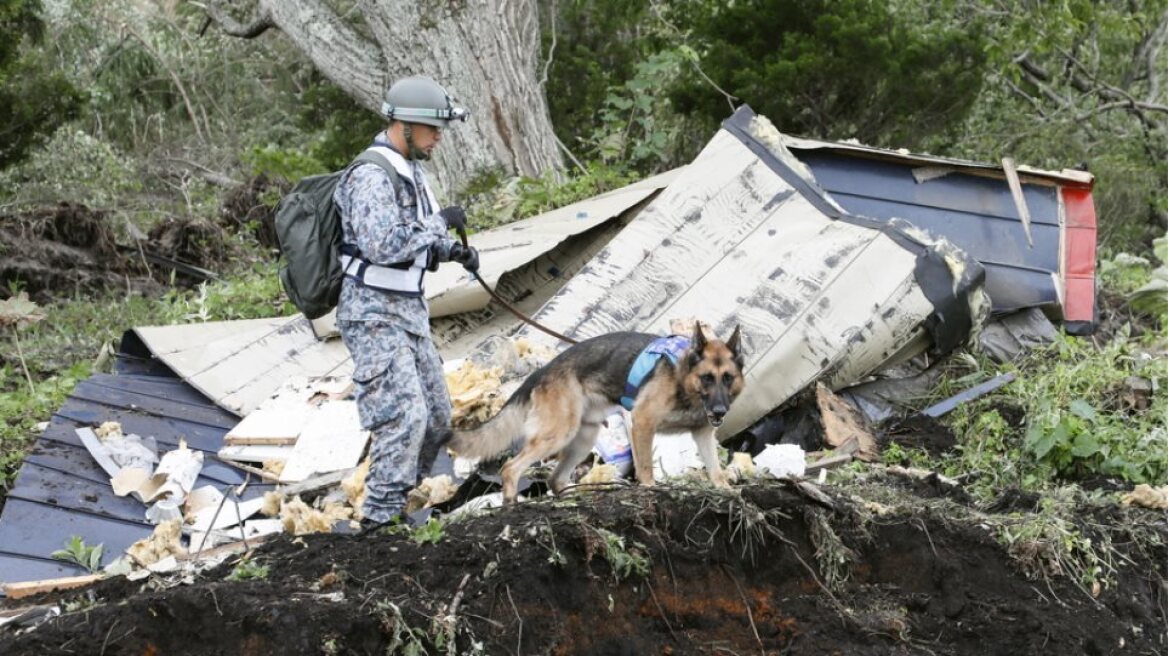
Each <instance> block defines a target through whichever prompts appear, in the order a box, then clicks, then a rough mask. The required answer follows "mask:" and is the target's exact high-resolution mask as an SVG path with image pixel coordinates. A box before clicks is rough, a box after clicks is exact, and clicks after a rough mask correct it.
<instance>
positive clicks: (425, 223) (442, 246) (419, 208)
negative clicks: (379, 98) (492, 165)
mask: <svg viewBox="0 0 1168 656" xmlns="http://www.w3.org/2000/svg"><path fill="white" fill-rule="evenodd" d="M374 145H379V146H387V147H390V148H392V146H390V145H389V143H388V142H387V141H385V135H384V134H382V135H378V137H377V139H375V140H374ZM406 166H407V167H409V170H407V171H402V170H400V169H399V170H398V173H399V175H400V177H401V182H400V184H399V185H398V188H399V190H400V195H399V194H398V193H397V192H395V190H394V186H393V182H392V181H391V180H390V177H389V175H388V174H387V173H386V172H385V171H383V170H381V169H380V168H379V167H377V166H376V165H373V164H359V165H357V166H354V167H353V168H351V169H349V171H347V172H346V173H345V175H344V176H342V178H341V181H340V183H338V184H337V189H336V192H335V193H334V194H333V200H334V201H335V202H336V204H337V209H338V210H340V214H341V230H342V233H343V240H344V243H346V244H354V245H356V246H357V248H358V249H360V251H361V254H362V256H363V257H364V258H365V259H367V260H369V261H370V262H373V263H375V264H383V265H387V264H395V263H398V262H405V261H408V260H412V259H414V258H415V257H416V256H418V255H419V254H420V253H424V252H426V251H427V250H428V249H429V248H430V247H431V246H432V245H434V244H437V245H438V250H439V255H440V257H441V259H442V260H445V259H446V258H447V257H448V256H449V253H450V247H451V246H452V245H453V244H454V239H452V238H451V237H450V236H449V235H448V234H447V232H446V225H445V223H444V222H443V220H442V219H441V218H440V217H439V216H438V215H437V211H438V209H439V208H438V207H435V206H434V205H435V202H434V195H433V193H432V192H431V191H430V189H429V187H428V185H427V184H426V174H425V172H423V171H422V167H421V165H420V164H419V163H418V162H416V161H407V163H406ZM418 190H422V193H418ZM337 319H339V320H343V321H378V322H387V323H392V324H395V325H398V326H400V327H402V328H403V329H404V330H407V331H409V332H411V333H413V334H415V335H420V336H423V337H428V336H429V335H430V311H429V308H428V307H427V305H426V300H425V299H424V298H417V297H410V296H403V295H400V294H394V293H393V292H386V291H382V290H377V289H370V288H367V287H363V286H362V285H361V284H360V283H358V282H357V281H355V280H352V279H350V278H346V279H345V281H344V283H343V284H342V285H341V298H340V301H339V303H338V306H337Z"/></svg>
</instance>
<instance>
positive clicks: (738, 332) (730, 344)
mask: <svg viewBox="0 0 1168 656" xmlns="http://www.w3.org/2000/svg"><path fill="white" fill-rule="evenodd" d="M726 348H728V349H730V352H731V353H733V354H734V364H737V365H738V368H739V369H743V368H745V366H746V359H745V358H743V357H742V327H741V326H734V332H733V333H731V335H730V339H728V340H726Z"/></svg>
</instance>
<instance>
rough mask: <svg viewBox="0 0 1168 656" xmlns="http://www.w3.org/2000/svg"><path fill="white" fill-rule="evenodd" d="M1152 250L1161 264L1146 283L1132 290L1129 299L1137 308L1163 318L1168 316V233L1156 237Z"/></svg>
mask: <svg viewBox="0 0 1168 656" xmlns="http://www.w3.org/2000/svg"><path fill="white" fill-rule="evenodd" d="M1152 250H1153V251H1154V252H1155V253H1156V259H1158V260H1160V266H1158V267H1156V269H1155V270H1153V271H1152V273H1151V276H1150V279H1149V280H1148V281H1147V282H1146V283H1144V284H1143V285H1142V286H1140V288H1139V289H1136V290H1135V291H1133V292H1131V295H1130V296H1129V299H1130V301H1131V305H1132V307H1134V308H1136V309H1137V310H1142V311H1144V312H1147V313H1149V314H1153V315H1156V316H1159V317H1161V318H1162V319H1163V318H1168V235H1166V236H1163V237H1158V238H1156V239H1155V240H1154V241H1153V242H1152Z"/></svg>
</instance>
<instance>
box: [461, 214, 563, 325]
mask: <svg viewBox="0 0 1168 656" xmlns="http://www.w3.org/2000/svg"><path fill="white" fill-rule="evenodd" d="M456 230H457V232H458V238H459V239H461V240H462V245H463V246H465V247H467V248H470V244H468V243H467V240H466V230H464V229H463V228H456ZM471 275H472V276H474V279H475V280H477V281H479V284H480V285H482V286H483V289H485V290H487V293H488V294H490V295H491V298H493V299H495V300H496V301H498V303H499V305H502V306H503V307H505V308H507V310H508V311H509V312H510V313H511V314H514V315H515V316H516V317H519V320H520V321H522V322H524V323H526V324H527V325H529V326H531V327H533V328H536V329H538V330H542V331H543V332H545V333H547V334H548V335H551V336H552V337H555V338H556V339H558V340H560V341H563V342H567V343H568V344H578V343H579V342H577V341H576V340H574V339H572V338H571V337H565V336H564V335H561V334H559V333H557V332H556V331H554V330H552V329H551V328H548V327H547V326H544V325H543V324H541V323H539V322H538V321H536V320H535V319H532V318H531V317H529V316H527V315H525V314H523V313H522V312H520V311H519V310H516V309H515V307H514V306H513V305H511V304H510V303H508V302H507V301H506V300H505V299H504V298H503V297H502V296H499V294H497V293H496V292H495V290H493V289H491V286H490V285H488V284H487V281H486V280H483V277H482V276H480V275H479V272H478V271H471Z"/></svg>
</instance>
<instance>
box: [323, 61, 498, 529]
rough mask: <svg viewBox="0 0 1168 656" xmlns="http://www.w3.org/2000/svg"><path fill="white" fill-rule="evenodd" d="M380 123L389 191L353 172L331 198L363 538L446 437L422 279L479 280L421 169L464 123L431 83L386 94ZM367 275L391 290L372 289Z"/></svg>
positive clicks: (445, 410) (361, 170)
mask: <svg viewBox="0 0 1168 656" xmlns="http://www.w3.org/2000/svg"><path fill="white" fill-rule="evenodd" d="M382 113H383V114H384V115H385V116H386V118H388V119H389V120H390V123H389V127H388V128H387V129H386V130H385V131H384V132H382V133H381V134H379V135H377V137H376V139H375V140H374V143H373V146H371V150H373V151H376V152H379V153H380V154H382V155H383V156H384V157H385V158H386V159H387V160H389V163H390V164H392V165H393V169H394V170H395V171H396V172H397V174H398V175H397V178H398V179H396V180H395V179H394V177H393V176H392V175H391V174H389V173H388V172H387V171H386V170H384V169H383V168H382V167H380V166H378V165H375V164H370V163H357V164H355V165H353V166H352V167H351V168H350V169H349V170H348V171H347V172H346V173H345V175H343V176H342V178H341V180H340V182H339V183H338V184H337V188H336V192H335V194H334V196H333V199H334V201H335V202H336V205H337V208H338V210H339V211H340V215H341V226H342V232H343V240H344V241H343V243H344V244H345V247H344V248H343V249H342V252H343V253H344V252H346V250H345V249H349V250H348V252H349V253H350V254H352V255H353V256H354V257H356V260H355V261H354V260H344V259H343V260H342V263H343V264H345V271H346V276H345V280H344V282H343V283H342V287H341V296H340V300H339V303H338V307H337V326H338V328H339V329H340V332H341V336H342V338H343V339H344V341H345V346H347V347H348V349H349V352H350V354H351V355H352V357H353V365H354V371H353V380H354V381H355V382H356V383H357V408H358V412H359V415H360V417H361V425H362V426H363V427H365V428H366V429H368V430H371V431H372V432H373V441H372V445H371V447H370V456H371V466H370V468H369V476H368V478H367V479H366V481H365V488H366V493H367V495H366V500H365V505H364V506H363V508H362V514H363V516H364V519H363V520H362V524H363V526H364V528H366V529H368V528H371V527H375V526H380V525H382V524H385V523H387V522H391V521H394V520H396V519H398V518H400V517H401V514H402V510H403V508H404V507H405V502H406V493H407V492H408V491H409V490H410V489H411V488H413V487H414V486H415V485H416V484H417V483H418V481H419V480H420V479H421V478H422V477H423V476H425V475H427V474H428V473H429V469H430V466H431V465H432V464H433V461H434V458H435V457H436V456H437V453H438V450H439V448H441V446H442V445H443V444H445V442H446V440H448V439H449V436H450V396H449V393H448V392H447V390H446V383H445V379H444V377H443V372H442V359H441V358H440V357H439V355H438V351H437V349H435V347H434V343H433V341H432V340H431V336H430V321H429V320H430V313H429V308H428V307H427V305H426V300H425V297H424V296H423V295H422V285H421V281H422V278H423V277H424V275H425V273H426V271H427V270H429V271H433V270H435V269H437V266H438V263H440V262H458V263H461V264H462V265H463V266H464V267H466V269H467V270H469V271H472V272H473V271H475V270H477V268H478V253H477V252H476V251H475V250H474V249H473V248H470V247H464V246H463V245H462V244H461V243H460V242H458V241H456V240H454V239H452V238H451V237H450V235H449V234H448V232H447V230H448V228H459V227H465V225H466V214H465V213H464V212H463V210H462V209H461V208H460V207H457V206H452V207H447V208H445V209H442V210H439V209H438V207H437V201H436V199H435V197H434V194H433V192H432V191H431V190H430V188H429V186H428V185H427V184H426V176H425V173H424V172H423V171H422V167H421V163H420V162H421V161H422V160H426V159H429V157H430V153H431V152H432V151H433V149H434V147H435V146H436V145H437V144H438V142H439V141H440V140H441V136H442V133H441V130H442V128H443V127H445V126H447V125H449V123H450V121H451V120H465V119H466V111H465V110H463V109H461V108H456V107H454V105H453V104H452V102H451V100H450V97H449V96H448V95H447V93H446V91H445V90H443V89H442V87H440V86H439V85H438V84H437V83H435V82H434V81H433V80H431V79H430V78H427V77H421V76H417V77H410V78H405V79H403V80H399V81H398V82H396V83H395V84H394V85H393V86H392V87H390V89H389V91H388V93H387V94H386V102H385V105H383V107H382ZM350 265H352V266H350ZM370 265H373V266H370ZM371 269H381V271H380V273H385V274H386V275H387V276H388V277H389V278H390V279H392V280H396V281H398V282H395V283H393V284H389V285H383V286H382V287H380V288H379V287H378V286H377V284H378V283H376V282H374V279H375V278H374V276H372V275H371V274H370V273H368V271H367V270H371ZM394 276H397V277H396V278H395V277H394ZM378 280H380V279H378ZM402 281H405V282H402ZM395 285H396V286H395Z"/></svg>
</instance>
